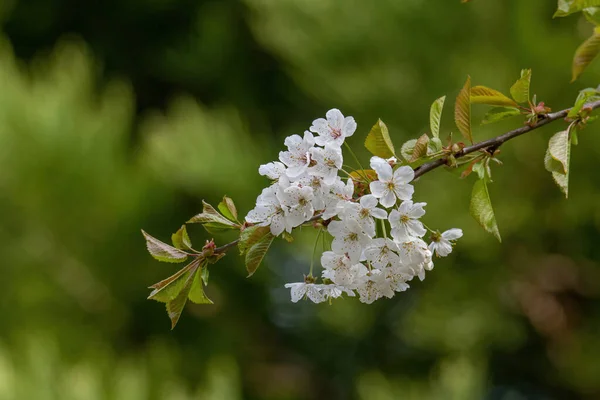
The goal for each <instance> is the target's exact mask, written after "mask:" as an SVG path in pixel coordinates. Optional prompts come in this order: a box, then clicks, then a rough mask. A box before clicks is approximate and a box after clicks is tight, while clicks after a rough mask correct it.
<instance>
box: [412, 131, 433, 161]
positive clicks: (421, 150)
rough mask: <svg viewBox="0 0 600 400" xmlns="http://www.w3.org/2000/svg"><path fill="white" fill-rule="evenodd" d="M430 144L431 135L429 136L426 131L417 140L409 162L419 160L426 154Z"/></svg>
mask: <svg viewBox="0 0 600 400" xmlns="http://www.w3.org/2000/svg"><path fill="white" fill-rule="evenodd" d="M428 144H429V136H427V134H426V133H424V134H422V135H421V137H419V138H418V139H417V141H416V142H415V148H414V149H413V153H412V156H411V158H410V161H409V162H414V161H417V160H418V159H419V158H421V157H424V156H426V155H427V145H428Z"/></svg>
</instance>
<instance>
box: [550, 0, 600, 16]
mask: <svg viewBox="0 0 600 400" xmlns="http://www.w3.org/2000/svg"><path fill="white" fill-rule="evenodd" d="M596 6H600V0H558V9H557V10H556V12H555V13H554V16H553V17H552V18H556V17H566V16H567V15H571V14H573V13H576V12H579V11H581V10H583V9H584V8H588V7H596Z"/></svg>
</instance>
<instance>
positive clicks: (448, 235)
mask: <svg viewBox="0 0 600 400" xmlns="http://www.w3.org/2000/svg"><path fill="white" fill-rule="evenodd" d="M462 235H463V231H462V229H458V228H452V229H448V230H447V231H446V232H444V233H442V237H443V238H444V239H446V240H456V239H459V238H461V237H462Z"/></svg>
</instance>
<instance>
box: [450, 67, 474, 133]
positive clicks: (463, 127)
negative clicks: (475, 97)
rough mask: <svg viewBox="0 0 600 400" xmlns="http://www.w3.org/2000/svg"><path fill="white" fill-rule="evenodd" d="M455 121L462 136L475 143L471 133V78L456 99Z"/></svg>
mask: <svg viewBox="0 0 600 400" xmlns="http://www.w3.org/2000/svg"><path fill="white" fill-rule="evenodd" d="M454 121H455V122H456V126H457V127H458V130H459V131H460V133H462V135H463V136H464V137H465V139H467V140H468V141H469V142H471V143H473V134H472V132H471V77H470V76H469V77H468V78H467V81H466V82H465V85H464V86H463V88H462V89H461V91H460V92H459V93H458V96H457V97H456V103H455V104H454Z"/></svg>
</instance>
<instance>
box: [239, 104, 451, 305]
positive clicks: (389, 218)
mask: <svg viewBox="0 0 600 400" xmlns="http://www.w3.org/2000/svg"><path fill="white" fill-rule="evenodd" d="M356 128H357V125H356V122H355V121H354V118H352V117H344V116H343V114H342V113H341V112H340V111H339V110H337V109H332V110H329V111H328V112H327V114H326V118H319V119H316V120H315V121H313V123H312V126H311V127H310V128H309V130H308V131H306V132H304V136H303V137H301V136H299V135H292V136H289V137H287V138H286V139H285V142H284V144H285V146H286V147H287V150H286V151H282V152H280V153H279V161H275V162H271V163H269V164H265V165H261V166H260V168H259V173H260V174H261V175H263V176H266V177H268V178H269V179H271V180H272V181H273V183H272V184H271V185H270V186H269V187H267V188H265V189H264V190H263V191H262V193H261V194H260V195H259V196H258V198H257V200H256V206H255V208H254V209H253V210H251V211H250V212H249V213H248V215H247V216H246V222H247V223H249V224H256V225H261V226H269V227H270V230H271V233H272V234H273V235H275V236H278V235H280V234H282V233H283V232H284V231H286V232H288V233H290V232H291V231H292V229H294V228H296V227H298V226H300V225H303V224H306V223H310V222H313V221H316V220H319V221H322V222H321V224H319V226H322V227H326V230H327V233H329V234H330V235H331V236H332V241H331V250H328V251H324V252H323V254H322V256H321V265H322V273H321V277H320V278H321V283H318V279H317V278H315V277H314V276H313V275H312V271H311V272H310V273H309V275H308V276H305V279H304V281H303V282H296V283H288V284H286V285H285V287H287V288H290V289H291V298H292V301H293V302H297V301H298V300H300V299H302V298H305V297H306V298H308V299H310V300H312V301H313V302H315V303H320V302H323V301H326V300H330V299H333V298H337V297H340V296H342V294H344V293H345V294H346V295H348V296H356V295H357V294H358V296H359V298H360V301H362V302H364V303H372V302H373V301H375V300H377V299H379V298H382V297H387V298H391V297H393V296H394V294H395V293H396V292H402V291H404V290H406V289H408V287H409V285H408V282H409V281H411V280H412V279H413V278H414V277H415V276H416V277H419V278H420V279H421V280H423V279H424V278H425V271H429V270H431V269H432V268H433V261H432V256H433V255H434V253H435V254H437V255H438V256H440V257H445V256H447V255H448V254H450V252H451V251H452V245H453V244H454V240H456V239H458V238H460V237H461V236H462V231H461V230H460V229H450V230H448V231H446V232H444V233H441V234H440V233H439V232H437V231H431V235H430V240H431V242H430V243H429V244H427V243H426V242H425V241H424V239H423V238H424V237H425V235H426V234H427V232H428V231H429V229H428V228H426V227H425V225H424V224H423V223H422V222H421V221H420V218H421V217H423V215H425V209H424V207H425V206H426V203H415V202H413V201H412V198H413V194H414V187H413V186H412V185H411V184H410V182H412V180H413V179H414V171H413V169H412V168H411V167H410V166H407V165H400V163H398V161H397V160H396V159H395V158H390V159H383V158H380V157H376V156H374V157H372V158H371V161H370V166H371V169H372V170H373V171H375V173H376V175H377V179H375V180H370V179H369V180H370V182H368V183H369V184H368V187H363V186H359V185H356V187H355V184H354V182H353V180H352V178H351V177H350V174H349V173H348V172H347V171H345V170H344V169H343V165H344V164H343V154H342V145H344V141H345V139H346V138H347V137H350V136H352V135H353V134H354V132H355V131H356ZM340 171H342V172H343V173H345V174H347V175H348V176H346V177H344V178H342V177H341V176H340V175H339V172H340ZM356 174H357V175H356V176H362V177H363V178H361V179H365V180H366V179H367V178H368V174H366V173H365V171H357V172H356ZM388 227H389V229H388ZM388 233H389V235H388ZM378 234H380V235H381V236H378ZM388 236H389V237H388Z"/></svg>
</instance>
